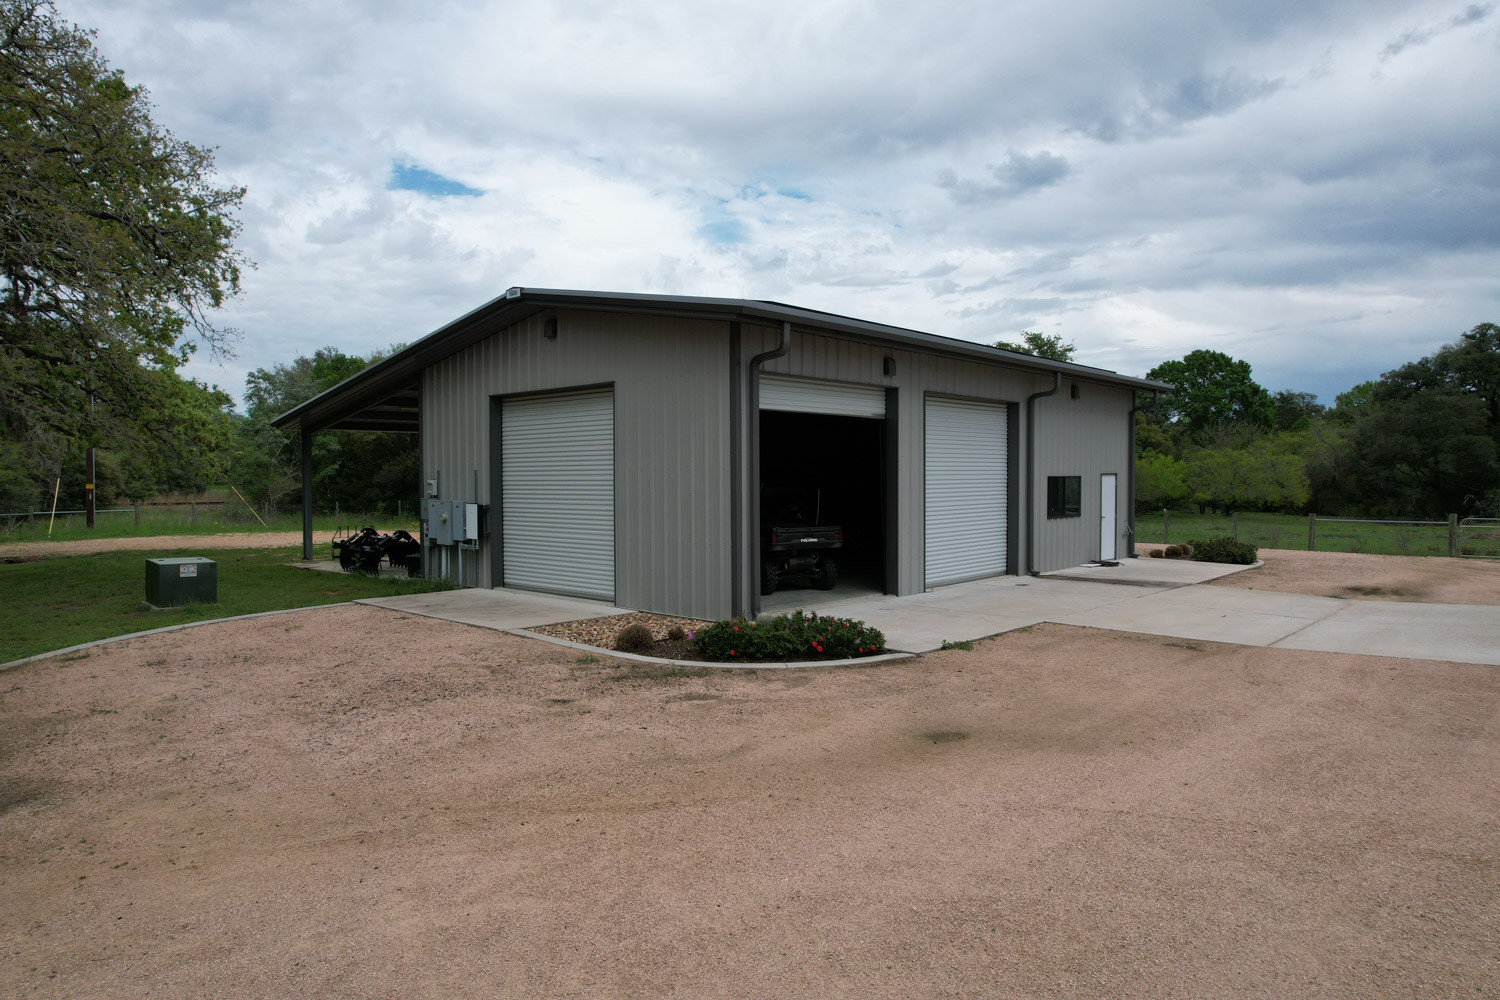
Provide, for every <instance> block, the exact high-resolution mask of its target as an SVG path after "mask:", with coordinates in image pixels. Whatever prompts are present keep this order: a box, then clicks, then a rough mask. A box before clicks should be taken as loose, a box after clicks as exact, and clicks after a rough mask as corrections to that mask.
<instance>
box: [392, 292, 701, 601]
mask: <svg viewBox="0 0 1500 1000" xmlns="http://www.w3.org/2000/svg"><path fill="white" fill-rule="evenodd" d="M546 318H547V317H546V316H543V315H538V316H535V317H532V318H530V319H527V320H525V321H523V322H521V323H518V324H515V325H514V326H512V327H508V328H505V329H502V330H497V331H496V332H495V333H494V334H493V335H492V336H490V337H488V338H486V339H485V340H482V341H480V342H479V343H477V344H475V345H474V346H472V347H470V348H467V349H465V350H463V351H460V352H458V353H457V354H455V355H453V356H452V357H450V358H446V359H444V360H443V361H441V362H439V363H437V364H435V365H433V366H432V367H431V368H429V369H428V370H427V371H426V373H424V375H423V380H422V386H423V390H424V391H423V393H422V444H423V449H422V461H423V472H422V475H423V478H424V479H430V478H432V477H433V476H434V475H436V474H437V473H438V472H441V473H442V478H443V488H444V494H445V496H444V498H445V499H453V500H477V501H478V502H480V503H489V502H490V499H489V489H490V481H491V478H490V462H491V460H492V457H493V456H492V455H491V450H492V446H491V442H490V423H491V409H490V408H491V406H492V405H494V404H492V402H491V400H492V398H493V397H495V396H502V395H507V394H512V393H524V392H536V391H545V390H552V389H569V388H576V387H580V386H590V385H595V386H597V385H603V384H606V383H612V384H613V386H614V392H615V440H616V449H615V507H616V533H615V565H616V592H615V600H616V602H617V603H619V604H622V605H626V606H628V607H633V608H646V609H650V610H653V611H658V612H662V613H665V614H680V615H685V616H690V617H695V618H718V617H725V616H727V615H728V614H729V611H730V596H729V587H730V548H729V542H730V530H729V454H730V442H729V347H728V345H729V329H728V324H727V323H723V322H716V321H709V320H685V319H672V318H665V317H653V316H641V315H628V314H617V313H597V312H587V311H581V310H580V311H564V312H561V313H559V314H557V316H556V318H557V323H558V325H557V337H556V338H547V337H544V336H543V330H544V324H545V321H546ZM498 444H499V443H498V442H495V443H494V448H495V449H498ZM476 469H477V470H478V472H479V493H478V496H477V497H475V496H471V495H470V494H471V493H473V492H474V489H473V485H472V483H473V474H474V471H475V470H476ZM490 553H491V546H490V544H489V542H488V541H486V542H485V543H484V545H483V551H482V552H481V554H480V555H481V558H479V559H474V558H473V557H472V555H471V554H469V553H466V554H465V556H464V576H465V580H466V582H467V583H468V584H469V585H473V586H486V587H487V586H490V585H491V584H492V580H491V572H490V566H491V562H492V559H491V556H490ZM452 575H453V574H452V573H450V576H452ZM493 582H498V581H493Z"/></svg>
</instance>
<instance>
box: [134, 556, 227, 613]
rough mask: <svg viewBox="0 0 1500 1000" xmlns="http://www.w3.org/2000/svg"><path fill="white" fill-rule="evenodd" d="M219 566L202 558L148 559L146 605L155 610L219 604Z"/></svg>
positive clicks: (210, 560)
mask: <svg viewBox="0 0 1500 1000" xmlns="http://www.w3.org/2000/svg"><path fill="white" fill-rule="evenodd" d="M218 600H219V564H218V563H216V562H214V561H213V560H212V559H204V558H203V557H202V556H189V557H187V558H186V559H147V560H146V603H147V604H149V605H151V606H152V607H153V608H175V607H179V606H181V605H183V604H216V603H218Z"/></svg>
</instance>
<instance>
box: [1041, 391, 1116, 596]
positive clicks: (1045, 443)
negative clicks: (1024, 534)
mask: <svg viewBox="0 0 1500 1000" xmlns="http://www.w3.org/2000/svg"><path fill="white" fill-rule="evenodd" d="M1074 384H1076V385H1077V386H1078V398H1077V399H1073V398H1071V392H1070V391H1069V390H1070V389H1071V387H1072V386H1073V385H1074ZM1132 395H1133V394H1132V392H1131V390H1129V389H1119V388H1115V387H1113V386H1104V385H1097V384H1090V383H1086V382H1077V383H1074V382H1069V381H1068V380H1066V379H1065V380H1064V381H1063V385H1062V390H1061V391H1060V392H1058V393H1057V395H1055V396H1049V397H1047V398H1046V399H1039V400H1037V404H1036V478H1037V482H1036V493H1035V496H1034V498H1033V502H1035V503H1036V504H1037V510H1038V512H1039V514H1040V520H1039V521H1038V522H1037V524H1038V529H1037V536H1038V537H1037V547H1038V549H1039V550H1040V555H1041V561H1040V563H1041V564H1040V566H1039V567H1038V568H1039V569H1041V570H1042V571H1044V572H1045V571H1047V570H1054V569H1065V568H1067V567H1069V566H1076V565H1078V564H1079V563H1083V562H1089V561H1090V560H1093V559H1098V558H1099V520H1100V519H1099V477H1100V476H1101V475H1103V474H1104V473H1106V472H1113V473H1116V474H1117V475H1118V476H1119V477H1120V478H1119V482H1118V487H1119V488H1118V489H1117V490H1116V491H1115V551H1116V553H1117V554H1118V553H1121V552H1124V551H1125V550H1126V545H1127V544H1128V538H1127V536H1126V532H1127V531H1128V530H1129V518H1128V517H1127V515H1128V513H1129V510H1128V508H1129V505H1130V501H1129V499H1128V498H1127V497H1126V496H1125V477H1126V473H1127V472H1128V471H1129V462H1130V459H1131V456H1130V441H1129V438H1128V434H1129V431H1130V423H1129V413H1130V407H1131V403H1132V399H1131V397H1132ZM1048 476H1081V477H1082V478H1083V483H1082V488H1081V490H1080V500H1081V504H1080V507H1081V511H1080V515H1081V516H1079V517H1071V518H1056V519H1049V518H1048V517H1047V477H1048Z"/></svg>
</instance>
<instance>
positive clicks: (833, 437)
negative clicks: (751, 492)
mask: <svg viewBox="0 0 1500 1000" xmlns="http://www.w3.org/2000/svg"><path fill="white" fill-rule="evenodd" d="M885 430H886V427H885V421H884V420H878V419H873V418H867V417H840V416H831V415H827V414H821V413H787V412H781V411H776V410H762V411H761V413H760V481H761V529H760V534H761V560H760V562H761V566H762V568H763V569H764V566H765V564H766V562H767V561H768V553H767V543H768V539H767V538H766V529H767V528H769V527H770V525H771V522H772V521H773V520H776V519H778V518H786V517H787V507H788V506H793V507H796V508H797V514H800V516H801V517H800V519H801V520H802V521H804V522H805V523H806V524H808V525H810V526H813V527H818V526H833V525H837V526H838V527H839V528H841V529H842V531H843V542H842V545H841V546H840V547H839V548H837V549H817V548H810V549H808V550H807V551H806V552H805V553H801V559H800V562H802V563H803V564H804V566H803V568H802V571H801V572H799V571H798V567H797V566H794V567H792V569H790V570H789V571H786V572H784V573H781V574H778V579H777V580H776V594H775V595H774V596H773V597H764V596H763V597H762V598H761V607H762V608H780V607H787V608H790V607H795V606H797V603H798V602H799V601H807V602H809V603H810V602H812V601H823V600H828V599H830V597H842V596H844V595H846V594H861V593H876V594H883V593H886V592H887V591H886V580H885V573H886V538H885V523H886V517H885V482H886V474H885V472H886V470H885ZM809 507H811V508H812V509H811V510H809V509H808V508H809ZM791 519H792V520H798V517H797V515H796V514H793V515H792V516H791ZM812 534H816V533H815V532H814V533H812ZM814 552H816V553H817V554H818V563H813V565H812V566H811V567H807V566H805V564H806V563H807V561H808V560H807V556H808V555H811V554H812V553H814ZM779 555H782V554H771V556H770V561H772V562H778V561H780V560H779V558H778V556H779ZM829 558H831V559H833V560H834V561H835V563H836V565H837V576H838V582H837V585H836V587H835V589H834V591H833V592H832V593H831V594H830V593H829V592H828V591H827V590H826V589H825V588H826V580H823V581H820V579H819V573H820V568H819V563H821V561H822V560H824V559H829ZM820 582H821V583H822V586H820ZM762 593H764V588H763V589H762Z"/></svg>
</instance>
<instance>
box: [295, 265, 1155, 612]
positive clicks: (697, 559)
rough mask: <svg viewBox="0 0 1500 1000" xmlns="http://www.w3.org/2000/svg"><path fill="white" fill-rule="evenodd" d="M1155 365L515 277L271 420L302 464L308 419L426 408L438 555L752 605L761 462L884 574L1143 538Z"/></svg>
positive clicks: (394, 425)
mask: <svg viewBox="0 0 1500 1000" xmlns="http://www.w3.org/2000/svg"><path fill="white" fill-rule="evenodd" d="M1167 388H1169V387H1168V386H1165V385H1163V384H1162V383H1159V382H1152V381H1148V380H1145V379H1139V378H1132V377H1128V376H1122V375H1118V374H1116V373H1114V372H1109V371H1105V370H1102V369H1098V368H1090V367H1086V366H1083V365H1074V364H1066V363H1060V362H1053V361H1048V360H1045V359H1041V358H1036V357H1032V356H1030V355H1025V354H1015V353H1012V352H1009V351H1002V350H997V349H995V348H990V347H985V346H982V345H979V344H975V343H971V342H968V341H963V340H955V339H951V338H947V337H940V336H935V335H933V334H928V333H922V332H919V331H915V330H907V329H902V328H898V327H891V326H884V325H881V324H878V323H870V322H865V321H862V320H856V319H850V318H847V317H843V316H836V315H832V314H829V313H821V312H816V311H812V310H807V309H799V308H796V307H792V306H786V305H782V304H779V303H774V302H763V301H753V300H743V299H717V298H699V297H687V296H659V295H627V294H612V293H603V292H585V291H568V290H557V289H538V288H512V289H510V290H508V291H507V292H506V293H505V294H504V295H503V296H501V297H500V298H497V299H495V300H494V301H492V302H489V303H487V304H485V305H484V306H481V307H480V308H478V309H476V310H474V311H473V312H471V313H469V314H467V315H465V316H462V317H460V318H459V319H457V320H455V321H453V322H452V323H449V324H448V325H447V326H444V327H443V328H441V329H439V330H437V331H436V332H434V333H432V334H431V335H429V336H427V337H425V338H423V339H422V340H419V341H417V342H416V343H414V344H412V345H411V346H410V347H407V348H405V349H404V350H402V351H400V352H399V353H397V354H394V355H392V356H391V357H389V358H386V359H385V360H383V361H381V362H379V363H377V364H374V365H371V366H370V367H369V368H367V369H365V370H364V371H362V372H360V373H359V374H358V375H355V376H353V377H352V378H350V379H348V380H346V381H344V382H343V383H340V384H339V385H337V386H335V387H334V388H332V389H329V390H328V391H327V392H324V393H323V394H321V395H319V396H317V397H316V398H314V399H312V400H309V401H308V402H306V403H304V404H302V405H301V406H298V407H297V408H296V409H293V410H291V411H289V412H287V413H285V414H283V415H282V416H281V417H278V418H277V420H276V421H275V423H276V426H278V427H282V428H297V429H299V430H300V431H301V432H302V442H303V444H302V448H303V451H302V454H303V476H304V485H305V486H307V487H310V484H311V435H312V434H313V433H315V432H318V431H321V430H329V429H352V430H403V431H410V432H413V433H419V434H420V435H421V454H422V477H423V480H424V487H425V490H424V491H425V493H426V494H427V501H426V502H425V504H424V514H425V516H424V523H423V534H424V565H425V567H426V572H427V573H428V574H429V575H446V576H447V577H449V578H451V579H453V580H455V581H457V582H459V583H461V584H463V585H465V586H471V587H490V586H506V587H516V588H521V589H528V590H538V591H546V592H553V593H560V594H570V595H577V596H583V597H590V598H597V599H600V600H606V601H610V602H612V603H614V604H616V605H619V606H623V607H630V608H637V609H641V610H648V611H655V612H660V613H665V614H676V615H684V616H689V617H694V618H723V617H728V616H730V615H732V614H754V613H757V612H758V611H759V609H760V590H761V548H760V546H761V539H760V530H759V525H760V523H761V517H760V505H761V502H762V495H763V490H766V489H770V488H773V487H786V488H788V489H805V490H809V491H815V495H816V496H817V498H818V500H817V502H818V504H819V505H820V507H822V506H825V505H827V507H826V510H827V516H826V517H825V519H834V520H837V521H839V522H840V523H841V524H842V525H844V531H845V538H846V542H845V547H846V549H847V550H848V551H847V553H845V554H843V555H842V556H841V558H844V559H845V561H846V562H847V564H848V566H849V567H850V569H849V570H846V572H845V577H846V579H850V580H853V583H852V585H854V586H862V587H864V588H865V589H867V590H870V591H875V592H884V593H890V594H915V593H921V592H923V591H924V590H926V589H930V588H933V587H938V586H942V585H944V584H949V583H957V582H959V581H963V580H970V579H975V578H979V577H985V576H993V575H998V574H1005V573H1009V574H1021V573H1035V572H1043V571H1047V570H1052V569H1060V568H1063V567H1067V566H1071V565H1076V564H1079V563H1083V562H1088V561H1091V560H1097V559H1114V558H1118V557H1120V556H1123V555H1127V554H1129V553H1130V551H1131V544H1130V542H1131V533H1132V521H1133V511H1134V504H1133V502H1132V494H1133V471H1132V470H1133V465H1132V456H1133V453H1134V448H1133V443H1132V442H1133V433H1134V425H1135V422H1134V412H1135V408H1137V402H1138V397H1137V393H1138V392H1139V391H1142V390H1144V391H1146V392H1152V393H1154V392H1156V391H1158V390H1165V389H1167ZM1141 398H1142V399H1144V397H1141ZM304 496H305V499H304V529H303V538H304V557H305V558H311V557H312V535H311V523H312V522H311V515H312V508H311V489H310V488H307V489H305V490H304ZM476 515H478V516H476ZM851 570H852V571H853V573H852V575H851Z"/></svg>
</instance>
